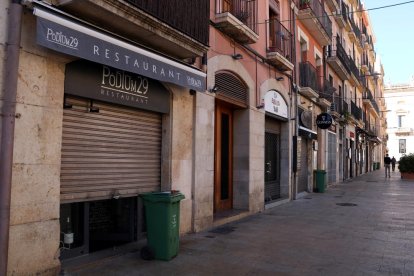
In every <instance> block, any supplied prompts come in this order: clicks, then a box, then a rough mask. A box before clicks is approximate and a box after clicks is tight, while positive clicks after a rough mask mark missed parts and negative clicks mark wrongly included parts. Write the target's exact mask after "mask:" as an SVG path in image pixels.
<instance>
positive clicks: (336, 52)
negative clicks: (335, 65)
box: [328, 35, 351, 74]
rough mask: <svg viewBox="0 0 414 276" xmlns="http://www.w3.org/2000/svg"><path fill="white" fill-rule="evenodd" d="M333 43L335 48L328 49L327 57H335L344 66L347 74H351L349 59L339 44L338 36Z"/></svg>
mask: <svg viewBox="0 0 414 276" xmlns="http://www.w3.org/2000/svg"><path fill="white" fill-rule="evenodd" d="M335 41H336V43H335V48H334V47H328V57H335V56H336V57H338V59H339V60H340V61H341V63H342V64H343V65H344V67H345V69H346V70H347V71H348V73H349V74H351V69H350V66H351V65H350V63H351V60H350V59H349V56H348V55H347V53H346V51H345V49H344V47H343V46H342V44H341V38H340V37H339V35H337V36H336V40H335Z"/></svg>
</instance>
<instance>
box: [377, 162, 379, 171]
mask: <svg viewBox="0 0 414 276" xmlns="http://www.w3.org/2000/svg"><path fill="white" fill-rule="evenodd" d="M379 169H380V162H377V170H379Z"/></svg>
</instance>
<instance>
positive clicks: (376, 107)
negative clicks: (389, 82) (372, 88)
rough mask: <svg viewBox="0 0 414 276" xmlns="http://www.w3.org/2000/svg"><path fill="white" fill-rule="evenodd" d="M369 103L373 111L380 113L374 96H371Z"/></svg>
mask: <svg viewBox="0 0 414 276" xmlns="http://www.w3.org/2000/svg"><path fill="white" fill-rule="evenodd" d="M371 103H372V106H373V107H374V109H375V111H376V112H377V114H380V110H379V107H378V104H377V101H376V100H375V99H374V98H372V100H371Z"/></svg>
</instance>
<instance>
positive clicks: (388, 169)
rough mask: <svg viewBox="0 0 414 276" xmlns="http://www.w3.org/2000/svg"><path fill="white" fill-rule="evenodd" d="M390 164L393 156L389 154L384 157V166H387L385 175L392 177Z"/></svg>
mask: <svg viewBox="0 0 414 276" xmlns="http://www.w3.org/2000/svg"><path fill="white" fill-rule="evenodd" d="M390 165H391V158H390V157H389V156H388V154H386V155H385V157H384V167H385V177H387V175H388V177H391V175H390Z"/></svg>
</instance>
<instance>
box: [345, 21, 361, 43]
mask: <svg viewBox="0 0 414 276" xmlns="http://www.w3.org/2000/svg"><path fill="white" fill-rule="evenodd" d="M349 22H350V23H351V31H350V32H349V33H348V36H349V39H350V40H351V41H352V42H354V43H355V45H356V46H357V47H358V48H359V49H360V50H362V37H361V30H360V29H359V28H358V26H357V25H356V24H355V22H354V20H352V19H350V20H349Z"/></svg>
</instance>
